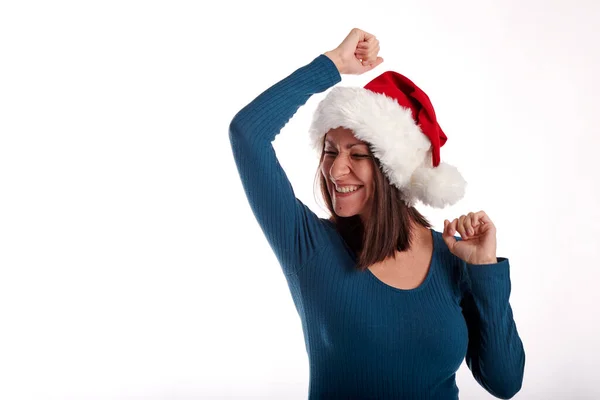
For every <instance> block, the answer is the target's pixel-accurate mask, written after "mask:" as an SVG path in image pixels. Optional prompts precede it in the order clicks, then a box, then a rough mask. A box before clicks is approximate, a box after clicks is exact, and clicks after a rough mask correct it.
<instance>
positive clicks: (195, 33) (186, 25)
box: [0, 0, 600, 400]
mask: <svg viewBox="0 0 600 400" xmlns="http://www.w3.org/2000/svg"><path fill="white" fill-rule="evenodd" d="M599 19H600V3H599V2H597V1H593V0H588V1H584V0H580V1H573V0H561V1H541V0H540V1H533V0H528V1H522V0H520V1H516V0H513V1H507V0H493V1H491V0H490V1H480V0H470V1H452V2H448V1H445V0H437V1H423V0H420V1H395V2H384V1H367V2H365V1H360V2H354V1H331V2H327V1H303V2H298V3H297V4H289V3H287V2H272V3H271V2H267V1H251V2H250V1H248V2H246V1H244V2H242V1H234V2H212V3H202V2H199V1H196V2H183V1H181V2H167V1H164V2H157V1H143V2H142V1H137V2H134V1H118V2H117V1H114V2H107V1H103V2H99V1H98V2H75V1H73V2H39V3H30V2H22V1H19V2H17V1H14V2H3V3H2V4H1V5H0V398H2V399H13V400H16V399H36V400H37V399H198V398H273V399H284V398H285V399H304V398H306V396H307V392H308V358H307V355H306V351H305V348H304V341H303V336H302V328H301V324H300V319H299V317H298V315H297V313H296V310H295V308H294V305H293V302H292V299H291V296H290V294H289V291H288V287H287V285H286V281H285V278H284V276H283V274H282V272H281V270H280V267H279V265H278V264H277V260H276V258H275V256H274V255H273V253H272V252H271V249H270V247H269V246H268V243H267V241H266V240H265V239H264V236H263V235H262V232H261V230H260V228H259V226H258V224H257V223H256V221H255V219H254V216H253V214H252V212H251V210H250V208H249V205H248V203H247V200H246V198H245V195H244V192H243V189H242V186H241V182H240V179H239V175H238V173H237V170H236V167H235V163H234V160H233V157H232V155H231V148H230V144H229V140H228V125H229V122H230V121H231V119H232V118H233V116H234V115H235V113H236V112H237V111H239V109H241V108H242V107H243V106H244V105H246V104H247V103H249V102H250V101H251V100H252V99H254V98H255V97H256V96H257V95H259V94H260V93H261V92H262V91H264V90H266V89H267V88H268V87H270V86H271V85H272V84H274V83H276V82H277V81H279V80H280V79H283V78H284V77H286V76H287V75H289V74H291V73H292V72H293V71H295V70H296V69H297V68H299V67H301V66H303V65H305V64H307V63H309V62H310V61H312V60H313V59H314V58H315V57H316V56H318V55H319V54H321V53H323V52H325V51H327V50H331V49H333V48H335V47H336V46H337V45H338V44H339V43H340V42H341V41H342V40H343V39H344V38H345V37H346V35H347V34H348V32H349V31H350V29H352V28H353V27H358V28H361V29H363V30H366V31H368V32H370V33H373V34H375V35H376V36H377V38H378V39H379V40H380V43H381V53H380V55H381V56H382V57H383V58H384V59H385V62H384V63H383V64H382V65H381V66H379V67H378V68H376V69H375V70H373V71H371V72H369V73H367V74H364V75H361V76H344V78H343V81H342V82H341V83H340V85H356V86H363V85H364V84H366V83H367V82H368V81H369V80H371V79H372V78H374V77H375V76H377V75H379V74H380V73H381V72H383V71H385V70H388V69H392V70H396V71H398V72H401V73H403V74H405V75H407V76H408V77H410V78H411V79H412V80H413V81H414V82H415V83H417V85H419V86H420V87H421V88H422V89H423V90H425V92H426V93H427V94H428V95H429V96H430V98H431V100H432V102H433V104H434V106H435V108H436V111H437V115H438V119H439V122H440V124H441V126H442V128H443V129H444V131H445V132H446V134H447V135H448V138H449V139H448V142H447V143H446V145H445V146H444V147H443V148H442V151H441V155H442V160H444V161H447V162H449V163H451V164H453V165H456V166H458V167H459V170H460V171H461V172H462V173H463V175H464V176H465V178H466V179H467V181H468V182H469V186H468V191H467V195H466V197H465V199H464V200H462V201H461V202H460V203H458V204H456V205H455V206H453V207H450V208H447V209H445V210H434V209H430V208H427V207H424V206H422V205H420V206H418V207H417V208H418V209H419V210H421V211H422V212H423V213H424V214H425V215H426V216H427V217H428V218H429V219H430V220H431V221H432V222H433V223H434V225H435V226H434V228H435V229H436V230H442V229H443V220H444V219H445V218H448V219H453V218H456V217H458V216H460V215H461V214H464V213H467V212H469V211H479V210H485V211H486V212H487V213H488V214H489V215H490V217H491V218H492V220H493V221H494V222H495V224H496V226H497V228H498V255H499V256H503V257H508V258H509V259H510V261H511V280H512V295H511V305H512V307H513V313H514V317H515V321H516V323H517V328H518V331H519V334H520V335H521V338H522V340H523V343H524V345H525V349H526V357H527V361H526V370H525V379H524V383H523V388H522V389H521V391H520V392H519V393H518V394H517V395H516V396H515V398H519V399H540V400H541V399H596V398H599V397H600V387H599V386H598V382H599V380H600V360H599V356H600V339H598V337H600V316H599V315H600V313H599V312H598V304H599V302H600V295H599V294H598V293H599V289H598V281H599V280H600V273H599V272H598V268H599V266H600V261H599V260H600V254H599V253H600V251H599V246H598V241H599V239H600V228H599V222H600V211H599V207H598V206H599V205H600V187H599V186H600V173H599V170H600V168H599V167H598V163H597V162H598V155H597V152H598V145H600V139H599V136H600V134H599V129H598V106H599V105H600V94H599V93H600V79H599V78H598V75H597V74H598V71H600V51H599V46H598V43H599V42H600V34H599V33H598V20H599ZM325 94H326V92H324V93H322V94H319V95H315V96H313V97H312V98H311V99H310V100H309V101H308V102H307V103H306V105H305V106H303V107H302V108H301V109H300V110H299V111H298V113H297V114H296V115H295V116H294V118H293V119H292V120H291V121H290V122H289V123H288V125H286V127H285V128H284V129H283V130H282V132H281V135H280V136H278V138H277V140H276V141H275V147H276V150H277V154H278V156H279V159H280V162H281V164H282V165H283V166H284V168H285V170H286V172H287V174H288V177H289V178H290V180H291V181H292V184H293V186H294V188H295V190H296V195H297V196H298V197H299V198H300V199H301V200H302V201H304V202H305V203H307V204H308V205H309V206H310V207H311V208H312V209H313V210H314V211H315V212H316V213H317V214H319V215H321V216H326V213H325V211H324V209H323V208H322V207H320V206H319V205H318V204H319V203H317V202H316V201H315V196H314V195H313V181H314V174H315V171H316V168H317V165H316V162H317V161H316V158H315V156H314V154H313V153H312V151H311V150H310V148H309V146H308V143H309V142H308V133H307V131H308V127H309V124H310V118H311V116H312V112H313V111H314V108H315V107H316V104H317V102H318V101H319V100H320V99H322V98H323V96H324V95H325ZM457 384H458V386H459V389H460V396H461V399H486V398H493V397H492V396H491V395H489V394H488V393H487V392H486V391H485V390H484V389H482V388H481V387H480V386H479V385H478V384H477V382H476V381H475V380H474V379H473V377H472V376H471V374H470V371H469V370H468V368H467V367H466V365H465V364H464V363H463V365H462V366H461V368H460V370H459V371H458V373H457Z"/></svg>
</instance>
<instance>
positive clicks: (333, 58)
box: [323, 50, 343, 74]
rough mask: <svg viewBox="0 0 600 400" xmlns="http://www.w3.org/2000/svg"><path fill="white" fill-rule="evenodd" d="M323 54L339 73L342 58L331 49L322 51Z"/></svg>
mask: <svg viewBox="0 0 600 400" xmlns="http://www.w3.org/2000/svg"><path fill="white" fill-rule="evenodd" d="M323 55H324V56H326V57H328V58H329V59H330V60H331V61H332V62H333V63H334V64H335V67H336V68H337V70H338V72H339V73H340V74H341V73H342V64H343V63H342V59H341V57H340V56H339V54H338V53H336V52H335V50H331V51H326V52H325V53H323Z"/></svg>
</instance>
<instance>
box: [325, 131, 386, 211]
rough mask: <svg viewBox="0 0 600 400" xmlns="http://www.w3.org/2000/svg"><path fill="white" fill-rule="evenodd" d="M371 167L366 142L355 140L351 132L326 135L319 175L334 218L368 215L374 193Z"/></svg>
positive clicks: (371, 159)
mask: <svg viewBox="0 0 600 400" xmlns="http://www.w3.org/2000/svg"><path fill="white" fill-rule="evenodd" d="M374 168H377V167H376V166H375V163H374V161H373V158H372V155H371V153H370V152H369V147H368V145H367V143H366V142H363V141H361V140H358V139H357V138H356V137H355V136H354V134H353V133H352V131H351V130H349V129H346V128H342V127H339V128H336V129H332V130H330V131H329V132H328V133H327V134H326V135H325V148H324V154H323V159H322V162H321V174H322V175H323V177H324V178H325V181H326V182H327V190H328V192H329V195H330V196H331V201H332V203H333V209H334V211H335V213H336V215H338V216H340V217H351V216H354V215H357V214H358V215H360V216H361V218H362V217H364V216H366V215H368V212H369V210H370V207H371V204H372V201H373V193H374V190H375V189H374V179H373V175H374Z"/></svg>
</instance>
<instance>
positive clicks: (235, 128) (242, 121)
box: [229, 54, 341, 275]
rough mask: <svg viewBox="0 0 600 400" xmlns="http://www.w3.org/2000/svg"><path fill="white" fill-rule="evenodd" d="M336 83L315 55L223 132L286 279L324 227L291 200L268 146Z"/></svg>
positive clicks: (331, 69) (325, 61) (333, 71)
mask: <svg viewBox="0 0 600 400" xmlns="http://www.w3.org/2000/svg"><path fill="white" fill-rule="evenodd" d="M340 81H341V76H340V73H339V71H338V69H337V67H336V65H335V64H334V62H333V61H332V59H330V58H329V57H328V56H325V55H324V54H321V55H319V56H318V57H316V58H315V59H314V60H313V61H312V62H310V63H309V64H307V65H305V66H303V67H301V68H299V69H298V70H296V71H295V72H293V73H292V74H291V75H289V76H288V77H286V78H284V79H283V80H281V81H279V82H277V83H276V84H275V85H273V86H271V87H270V88H269V89H267V90H266V91H264V92H263V93H262V94H260V95H259V96H258V97H256V98H255V99H254V100H253V101H252V102H250V103H249V104H248V105H246V106H245V107H244V108H242V109H241V110H240V111H239V112H238V113H237V114H236V115H235V117H234V118H233V120H232V121H231V124H230V126H229V139H230V142H231V148H232V151H233V156H234V159H235V162H236V165H237V169H238V172H239V174H240V178H241V181H242V185H243V187H244V191H245V193H246V197H247V198H248V202H249V203H250V207H251V209H252V211H253V213H254V215H255V217H256V220H257V222H258V224H259V225H260V227H261V229H262V231H263V233H264V235H265V236H266V238H267V240H268V242H269V244H270V246H271V248H272V249H273V251H274V253H275V255H276V256H277V258H278V260H279V262H280V264H281V267H282V268H283V272H284V273H285V274H286V275H289V274H295V273H297V271H298V269H299V268H301V267H302V266H303V265H304V264H305V263H306V262H307V261H308V260H309V259H310V257H311V256H312V255H313V254H314V252H315V251H316V250H317V249H318V248H319V246H320V245H322V244H323V240H324V237H325V234H324V229H325V227H324V226H323V223H324V222H323V221H321V220H320V219H319V218H318V217H317V216H316V215H315V214H314V213H313V212H312V211H311V210H310V209H309V208H308V207H307V206H306V205H304V204H303V203H302V202H301V201H300V200H299V199H297V198H296V196H295V194H294V190H293V188H292V185H291V184H290V182H289V180H288V178H287V176H286V174H285V171H284V170H283V168H282V167H281V165H280V164H279V162H278V160H277V157H276V155H275V150H274V148H273V146H272V142H273V140H275V137H276V135H277V134H278V133H279V132H280V131H281V129H282V128H283V127H284V126H285V125H286V124H287V122H288V121H289V120H290V119H291V118H292V116H293V115H294V114H295V113H296V111H297V110H298V108H299V107H301V106H302V105H303V104H305V103H306V101H307V100H308V99H309V98H310V96H312V95H313V94H315V93H320V92H323V91H325V90H326V89H328V88H330V87H331V86H333V85H335V84H336V83H338V82H340Z"/></svg>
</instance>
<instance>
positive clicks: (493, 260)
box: [469, 257, 498, 265]
mask: <svg viewBox="0 0 600 400" xmlns="http://www.w3.org/2000/svg"><path fill="white" fill-rule="evenodd" d="M497 263H498V259H497V258H496V257H494V258H483V259H481V260H473V261H472V262H469V264H471V265H488V264H497Z"/></svg>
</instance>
